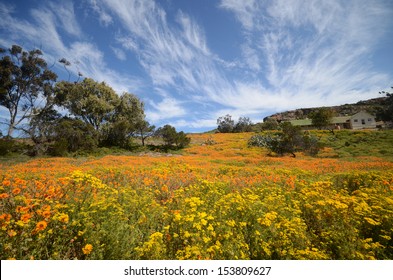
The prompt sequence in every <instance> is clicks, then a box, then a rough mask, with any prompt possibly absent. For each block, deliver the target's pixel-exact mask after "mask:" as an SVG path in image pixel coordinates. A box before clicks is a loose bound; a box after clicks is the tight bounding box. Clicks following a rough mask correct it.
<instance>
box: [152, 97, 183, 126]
mask: <svg viewBox="0 0 393 280" xmlns="http://www.w3.org/2000/svg"><path fill="white" fill-rule="evenodd" d="M149 104H150V106H151V107H152V109H150V110H147V112H146V114H147V118H148V119H149V120H150V121H152V122H157V121H161V120H162V119H163V116H165V119H171V118H175V117H181V116H184V115H185V114H186V110H185V109H184V108H183V107H182V105H181V104H180V102H179V101H178V100H176V99H173V98H170V97H168V98H164V99H163V100H162V101H160V102H158V103H156V102H154V101H150V102H149Z"/></svg>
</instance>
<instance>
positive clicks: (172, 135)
mask: <svg viewBox="0 0 393 280" xmlns="http://www.w3.org/2000/svg"><path fill="white" fill-rule="evenodd" d="M156 135H157V136H160V137H162V139H163V140H164V143H165V145H167V146H173V145H175V146H176V147H177V148H184V147H186V146H187V145H189V144H190V142H191V139H190V138H189V137H187V135H186V134H185V133H184V132H183V131H180V132H176V128H174V127H173V126H171V125H169V124H167V125H164V126H163V127H160V128H158V129H157V131H156Z"/></svg>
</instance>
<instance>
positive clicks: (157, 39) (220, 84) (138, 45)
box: [102, 0, 232, 119]
mask: <svg viewBox="0 0 393 280" xmlns="http://www.w3.org/2000/svg"><path fill="white" fill-rule="evenodd" d="M102 3H104V4H105V5H106V7H107V9H108V10H109V11H111V14H112V15H113V18H117V19H119V20H120V21H121V23H122V26H123V29H124V30H123V35H122V36H118V38H117V40H118V42H120V43H121V44H122V46H123V47H124V49H125V50H128V51H131V52H133V54H135V55H136V57H137V58H138V59H139V63H140V64H141V65H142V67H143V68H144V69H145V71H146V72H147V73H148V75H149V77H150V78H151V80H152V83H153V85H154V87H155V88H164V89H168V88H171V96H170V98H172V99H171V100H174V99H175V98H176V99H177V100H182V99H187V100H188V101H189V102H190V101H194V102H202V101H204V102H212V101H213V102H215V101H219V102H221V100H220V96H222V94H223V92H224V91H226V92H227V91H228V88H230V86H229V83H228V82H227V81H226V79H225V76H224V75H222V74H221V73H220V69H219V67H218V66H217V64H220V62H217V61H220V60H219V59H218V60H217V56H216V55H215V54H212V53H211V52H210V50H209V48H208V46H207V42H206V37H205V34H204V32H203V30H202V29H201V28H200V26H199V25H198V24H197V23H196V22H195V21H194V20H193V19H192V18H191V17H190V16H188V15H187V14H185V13H184V12H182V11H178V12H177V15H176V17H175V18H173V19H172V20H173V21H172V22H171V24H170V23H169V22H168V18H167V14H166V12H165V10H164V9H163V8H162V7H161V6H160V5H158V4H156V3H155V2H154V1H137V0H135V1H125V0H103V1H102ZM231 90H232V89H230V91H231ZM168 92H169V91H168ZM162 104H165V103H162ZM177 106H182V105H180V103H179V104H177ZM153 108H155V109H157V112H158V113H160V112H161V118H164V119H165V118H168V114H167V112H164V111H163V110H160V108H157V106H155V107H154V106H153ZM182 108H183V110H187V108H186V107H182ZM175 111H176V112H182V111H181V110H179V108H177V110H175ZM149 113H150V114H151V113H152V112H149ZM158 113H157V114H158ZM190 113H195V112H190Z"/></svg>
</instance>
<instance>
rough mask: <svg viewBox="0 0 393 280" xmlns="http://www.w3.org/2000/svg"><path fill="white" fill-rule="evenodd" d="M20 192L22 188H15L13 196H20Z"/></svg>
mask: <svg viewBox="0 0 393 280" xmlns="http://www.w3.org/2000/svg"><path fill="white" fill-rule="evenodd" d="M20 191H21V190H20V188H15V189H13V190H12V194H14V195H18V194H20Z"/></svg>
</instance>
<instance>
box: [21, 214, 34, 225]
mask: <svg viewBox="0 0 393 280" xmlns="http://www.w3.org/2000/svg"><path fill="white" fill-rule="evenodd" d="M30 218H31V214H29V213H26V214H23V215H22V217H21V218H20V219H21V221H22V222H24V223H25V224H26V223H28V222H29V220H30Z"/></svg>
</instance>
